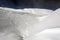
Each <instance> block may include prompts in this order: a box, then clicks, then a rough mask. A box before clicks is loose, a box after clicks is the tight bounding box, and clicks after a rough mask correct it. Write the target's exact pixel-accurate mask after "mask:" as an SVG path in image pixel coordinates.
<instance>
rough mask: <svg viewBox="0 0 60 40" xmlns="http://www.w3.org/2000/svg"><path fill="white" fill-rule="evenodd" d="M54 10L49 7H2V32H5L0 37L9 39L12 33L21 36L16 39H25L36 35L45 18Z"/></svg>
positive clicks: (0, 30)
mask: <svg viewBox="0 0 60 40" xmlns="http://www.w3.org/2000/svg"><path fill="white" fill-rule="evenodd" d="M52 12H53V11H52V10H48V9H37V8H36V9H10V8H2V7H0V34H2V33H3V35H2V36H1V37H0V38H1V40H9V39H7V37H8V36H9V38H10V37H11V36H10V35H17V36H16V37H19V38H18V39H16V40H23V38H27V37H30V36H32V35H35V34H36V33H38V32H40V29H42V26H40V25H42V23H43V22H45V21H43V20H44V19H45V18H47V17H48V16H49V15H50V14H51V13H52ZM48 18H49V17H48ZM42 21H43V22H42ZM46 22H47V21H46ZM43 24H44V23H43ZM44 25H45V24H44ZM43 28H44V26H43ZM11 33H12V34H11ZM7 34H8V35H7ZM4 35H5V38H4ZM13 38H14V37H13ZM10 39H11V38H10ZM11 40H15V39H11Z"/></svg>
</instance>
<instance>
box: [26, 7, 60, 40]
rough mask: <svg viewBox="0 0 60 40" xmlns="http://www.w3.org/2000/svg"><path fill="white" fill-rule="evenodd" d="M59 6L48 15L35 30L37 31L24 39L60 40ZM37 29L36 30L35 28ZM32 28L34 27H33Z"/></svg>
mask: <svg viewBox="0 0 60 40" xmlns="http://www.w3.org/2000/svg"><path fill="white" fill-rule="evenodd" d="M59 11H60V8H59V9H57V10H56V11H54V12H52V14H50V15H48V17H46V18H45V19H44V20H43V21H41V22H40V25H39V26H37V27H36V28H35V29H36V30H35V31H39V32H38V33H36V34H35V35H33V36H30V37H28V38H26V39H25V40H60V12H59ZM37 29H38V30H37ZM33 30H34V29H33Z"/></svg>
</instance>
